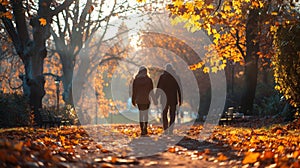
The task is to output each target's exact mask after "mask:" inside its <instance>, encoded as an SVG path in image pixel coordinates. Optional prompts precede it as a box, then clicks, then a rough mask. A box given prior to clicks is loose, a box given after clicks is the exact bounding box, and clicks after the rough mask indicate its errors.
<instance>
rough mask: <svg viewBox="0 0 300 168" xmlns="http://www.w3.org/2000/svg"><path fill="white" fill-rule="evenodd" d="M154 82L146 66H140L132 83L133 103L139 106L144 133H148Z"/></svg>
mask: <svg viewBox="0 0 300 168" xmlns="http://www.w3.org/2000/svg"><path fill="white" fill-rule="evenodd" d="M152 89H153V82H152V79H151V78H150V76H149V75H148V70H147V68H146V67H145V66H141V67H140V68H139V72H138V74H137V75H136V76H135V78H134V80H133V84H132V105H133V106H136V105H137V106H138V109H139V119H140V127H141V132H142V135H147V134H148V132H147V124H148V110H149V107H150V99H149V97H152V98H153V96H154V95H153V92H151V91H152Z"/></svg>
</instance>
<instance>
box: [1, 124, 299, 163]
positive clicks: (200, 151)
mask: <svg viewBox="0 0 300 168" xmlns="http://www.w3.org/2000/svg"><path fill="white" fill-rule="evenodd" d="M104 127H105V128H104ZM104 127H102V126H101V128H100V126H89V127H87V126H86V127H85V126H63V127H60V128H49V129H34V128H27V127H26V128H22V127H20V128H11V129H0V167H66V168H67V167H183V166H184V167H270V168H271V167H282V168H285V167H293V168H297V167H300V131H299V128H300V120H295V121H293V122H291V123H288V124H285V125H278V124H277V125H272V126H269V127H260V128H251V127H248V128H246V127H235V126H217V127H215V129H214V131H213V133H212V134H211V135H210V137H209V138H208V139H207V140H206V141H199V140H198V135H199V133H200V132H201V131H202V128H203V127H202V125H201V124H198V125H194V126H192V127H190V129H189V130H187V131H183V130H180V129H178V130H175V134H174V135H173V136H161V134H162V128H161V127H160V126H151V127H149V128H148V131H149V136H148V137H140V132H139V127H138V125H110V126H104ZM87 130H94V135H100V136H98V137H100V139H99V140H95V138H93V135H91V134H88V133H87V132H89V131H87ZM177 141H178V142H177ZM175 142H176V143H175ZM172 143H173V145H172ZM174 143H175V144H174ZM170 144H171V145H170ZM143 145H144V146H143ZM137 146H141V148H136V147H137ZM154 149H156V150H157V149H158V150H157V151H155V150H154ZM138 150H140V151H138ZM153 150H154V151H153ZM138 154H141V155H140V156H139V155H138Z"/></svg>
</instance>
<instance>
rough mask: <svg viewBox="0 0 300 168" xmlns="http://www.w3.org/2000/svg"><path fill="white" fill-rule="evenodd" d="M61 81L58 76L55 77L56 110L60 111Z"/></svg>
mask: <svg viewBox="0 0 300 168" xmlns="http://www.w3.org/2000/svg"><path fill="white" fill-rule="evenodd" d="M59 82H60V79H59V77H58V76H56V78H55V85H56V111H57V113H59Z"/></svg>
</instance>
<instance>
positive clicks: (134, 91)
mask: <svg viewBox="0 0 300 168" xmlns="http://www.w3.org/2000/svg"><path fill="white" fill-rule="evenodd" d="M135 85H136V82H135V80H133V84H132V98H131V103H132V105H133V106H136V102H135V99H136V86H135Z"/></svg>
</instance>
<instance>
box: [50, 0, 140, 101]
mask: <svg viewBox="0 0 300 168" xmlns="http://www.w3.org/2000/svg"><path fill="white" fill-rule="evenodd" d="M82 6H83V7H82ZM136 8H137V6H130V4H129V2H127V1H121V2H119V1H118V2H117V1H101V2H99V3H98V2H97V1H95V0H87V1H86V3H83V2H79V1H76V2H75V3H74V5H71V6H69V7H68V8H66V9H65V10H64V11H63V12H62V13H60V14H58V15H56V16H55V20H54V21H55V24H56V26H55V27H53V29H52V31H51V34H52V35H53V39H54V42H55V49H54V50H55V52H57V54H58V55H59V57H60V59H61V63H62V71H63V76H62V82H63V87H64V93H63V99H64V101H65V102H66V103H67V104H71V105H73V104H74V102H73V96H72V80H73V71H74V67H75V62H76V60H78V59H79V58H78V54H79V52H80V50H81V49H82V48H83V47H84V44H85V43H87V42H88V40H89V39H90V38H91V37H92V36H93V35H94V33H95V32H100V30H102V31H103V33H102V34H101V35H100V36H102V37H100V38H98V39H99V41H98V44H97V45H99V46H101V45H103V44H104V43H105V40H104V39H103V37H104V36H106V35H107V33H110V32H107V29H108V27H109V26H111V25H110V22H111V20H112V19H113V18H118V19H122V14H123V13H126V12H129V11H130V10H134V9H136ZM113 26H118V25H113ZM127 32H128V30H125V31H123V32H120V33H119V34H124V33H127ZM114 38H116V37H114ZM114 54H116V55H113V56H110V57H107V58H106V59H107V60H110V59H111V58H112V57H115V58H116V56H117V55H118V54H117V53H114ZM87 57H88V55H87ZM90 57H91V55H90ZM97 57H99V55H94V58H91V59H90V60H91V62H92V61H93V60H94V61H95V60H96V59H97ZM116 59H118V58H116ZM103 61H105V60H103ZM83 67H84V66H81V65H80V64H79V69H81V68H83ZM85 68H87V67H85ZM90 68H91V67H90ZM79 71H80V72H87V69H85V70H83V69H82V70H79ZM79 71H78V72H79Z"/></svg>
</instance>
